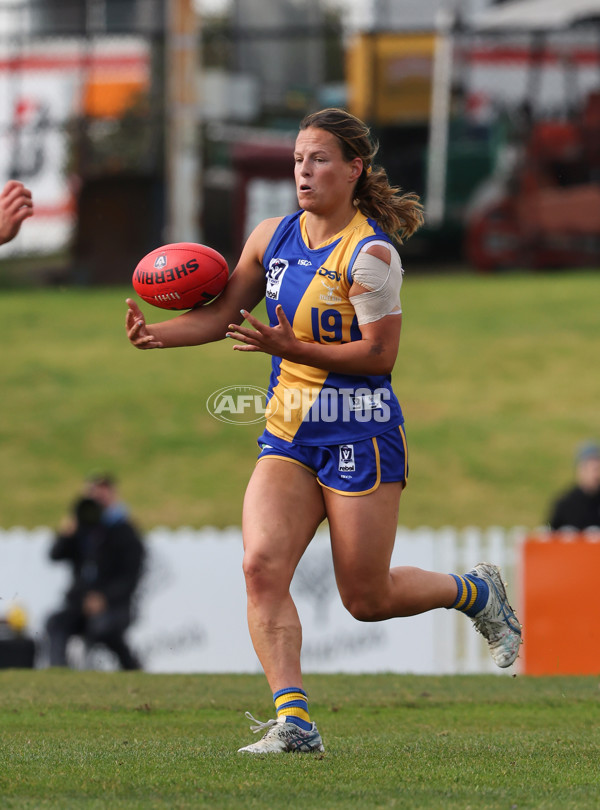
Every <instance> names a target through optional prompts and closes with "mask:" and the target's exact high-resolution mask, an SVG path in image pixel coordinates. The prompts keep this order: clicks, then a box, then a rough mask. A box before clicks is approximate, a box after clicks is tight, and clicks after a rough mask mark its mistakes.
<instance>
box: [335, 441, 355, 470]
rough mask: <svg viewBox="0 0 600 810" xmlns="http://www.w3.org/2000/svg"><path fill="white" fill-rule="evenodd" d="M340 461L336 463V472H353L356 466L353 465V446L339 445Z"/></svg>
mask: <svg viewBox="0 0 600 810" xmlns="http://www.w3.org/2000/svg"><path fill="white" fill-rule="evenodd" d="M339 448H340V459H339V463H338V470H339V471H340V472H354V471H355V470H356V466H355V464H354V445H353V444H340V446H339Z"/></svg>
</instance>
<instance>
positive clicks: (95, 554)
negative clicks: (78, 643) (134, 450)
mask: <svg viewBox="0 0 600 810" xmlns="http://www.w3.org/2000/svg"><path fill="white" fill-rule="evenodd" d="M144 557H145V549H144V545H143V542H142V539H141V537H140V534H139V532H138V531H137V529H136V528H135V526H134V525H133V524H132V523H131V521H130V520H129V517H128V513H127V510H126V508H125V506H124V505H123V504H122V503H121V501H120V500H119V497H118V493H117V488H116V483H115V480H114V478H113V477H112V476H110V475H101V476H94V477H93V478H91V479H89V480H88V481H87V482H86V486H85V488H84V492H83V495H82V496H81V497H79V498H78V499H77V500H76V502H75V504H74V506H73V510H72V514H71V515H70V516H69V517H68V518H67V519H66V520H65V521H64V522H63V524H62V526H61V527H60V529H59V531H58V533H57V535H56V538H55V541H54V543H53V545H52V548H51V550H50V559H52V560H64V561H66V562H69V563H70V565H71V568H72V573H73V578H72V583H71V586H70V588H69V590H68V591H67V593H66V595H65V603H64V605H63V606H62V607H61V608H60V609H59V610H58V611H56V612H55V613H53V614H52V615H51V616H50V617H49V619H48V621H47V625H46V629H47V632H48V637H49V647H50V666H67V655H66V650H67V642H68V641H69V639H70V638H71V637H72V636H80V637H82V638H83V639H84V641H85V642H86V645H87V646H88V647H91V646H93V645H94V644H97V643H102V644H104V645H105V646H106V647H108V649H109V650H111V651H112V652H114V653H115V655H116V656H117V658H118V659H119V664H120V666H121V668H122V669H128V670H129V669H140V662H139V661H138V659H137V657H136V656H135V654H134V653H133V652H132V650H131V649H130V647H129V645H128V644H127V642H126V640H125V633H126V631H127V629H128V627H129V626H130V624H131V622H132V618H133V599H134V594H135V591H136V588H137V586H138V583H139V581H140V578H141V575H142V572H143V564H144Z"/></svg>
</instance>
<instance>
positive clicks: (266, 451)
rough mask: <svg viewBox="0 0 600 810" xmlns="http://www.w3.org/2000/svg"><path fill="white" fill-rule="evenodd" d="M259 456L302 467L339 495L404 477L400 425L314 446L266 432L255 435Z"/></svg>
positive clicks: (365, 491) (405, 465)
mask: <svg viewBox="0 0 600 810" xmlns="http://www.w3.org/2000/svg"><path fill="white" fill-rule="evenodd" d="M258 446H259V447H260V452H259V454H258V461H260V460H261V459H263V458H279V459H282V460H284V461H291V462H292V463H293V464H299V465H300V466H301V467H305V468H306V469H307V470H308V471H309V472H311V473H312V474H313V475H315V476H316V478H317V481H318V482H319V484H321V486H322V487H325V488H326V489H331V490H332V491H333V492H338V493H339V494H340V495H367V494H368V493H369V492H374V491H375V490H376V489H377V487H378V486H379V484H382V483H389V482H392V481H402V483H403V484H405V485H406V482H407V479H408V450H407V446H406V434H405V432H404V425H399V426H398V427H395V428H392V429H391V430H388V431H387V432H385V433H382V434H381V435H380V436H374V437H373V438H371V439H362V440H361V441H358V442H349V443H348V444H331V445H325V446H322V445H320V446H316V447H313V446H311V445H306V444H297V443H296V442H286V441H285V440H284V439H278V438H277V437H276V436H273V434H271V433H269V432H268V431H266V430H265V431H264V433H263V434H262V436H260V437H259V438H258Z"/></svg>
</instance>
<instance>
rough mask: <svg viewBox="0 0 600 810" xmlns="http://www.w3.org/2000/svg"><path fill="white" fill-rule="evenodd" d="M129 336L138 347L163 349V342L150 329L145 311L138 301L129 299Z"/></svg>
mask: <svg viewBox="0 0 600 810" xmlns="http://www.w3.org/2000/svg"><path fill="white" fill-rule="evenodd" d="M125 329H126V330H127V337H128V338H129V342H130V343H132V344H133V345H134V346H135V347H136V349H162V348H163V344H162V343H161V342H160V340H157V339H156V337H155V336H154V335H152V334H151V333H150V332H149V331H148V327H147V326H146V319H145V318H144V313H143V312H142V310H141V309H140V308H139V307H138V305H137V304H136V302H135V301H134V300H133V299H131V298H128V299H127V317H126V318H125Z"/></svg>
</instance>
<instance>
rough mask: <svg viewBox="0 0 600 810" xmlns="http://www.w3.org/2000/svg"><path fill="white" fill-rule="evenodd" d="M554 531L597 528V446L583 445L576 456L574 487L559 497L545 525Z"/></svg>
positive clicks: (599, 508) (599, 499) (599, 505)
mask: <svg viewBox="0 0 600 810" xmlns="http://www.w3.org/2000/svg"><path fill="white" fill-rule="evenodd" d="M548 523H549V524H550V528H551V529H552V530H553V531H558V530H559V529H566V528H570V529H580V530H583V529H590V528H593V527H600V444H597V443H596V442H591V441H590V442H586V443H585V444H582V445H581V447H580V448H579V449H578V451H577V453H576V455H575V486H572V487H571V488H570V489H569V490H568V491H567V492H564V493H563V494H561V495H560V496H558V497H557V498H556V499H555V501H554V502H553V504H552V506H551V509H550V519H549V521H548Z"/></svg>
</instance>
